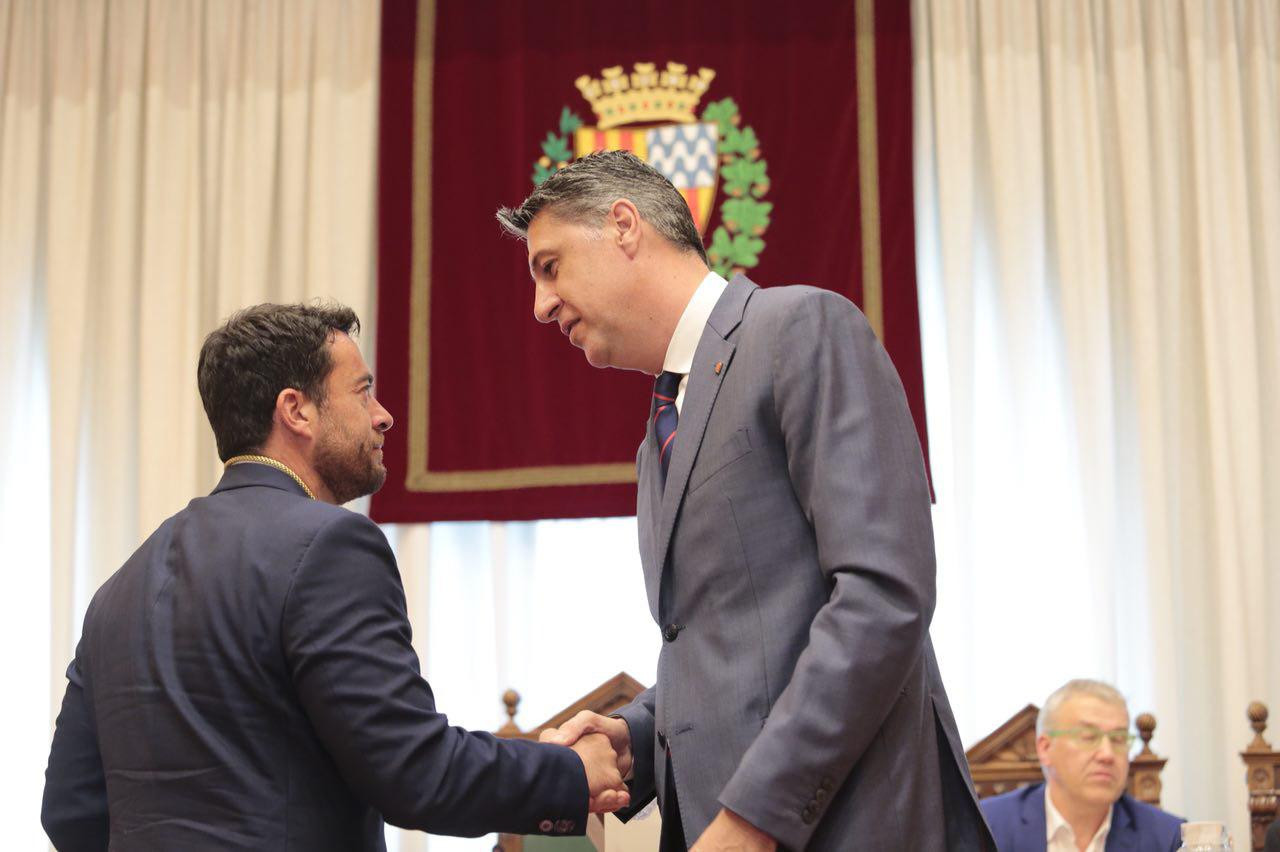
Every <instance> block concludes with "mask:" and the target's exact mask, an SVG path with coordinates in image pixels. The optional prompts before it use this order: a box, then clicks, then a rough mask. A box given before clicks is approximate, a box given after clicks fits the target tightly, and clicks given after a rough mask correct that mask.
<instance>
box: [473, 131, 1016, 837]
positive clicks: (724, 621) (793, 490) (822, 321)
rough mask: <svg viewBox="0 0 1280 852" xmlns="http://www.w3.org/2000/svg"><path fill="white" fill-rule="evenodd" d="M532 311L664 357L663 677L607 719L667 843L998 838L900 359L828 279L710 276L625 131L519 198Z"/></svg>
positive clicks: (649, 532)
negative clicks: (611, 144) (770, 283)
mask: <svg viewBox="0 0 1280 852" xmlns="http://www.w3.org/2000/svg"><path fill="white" fill-rule="evenodd" d="M498 219H499V221H500V222H501V224H502V225H503V226H504V227H505V228H506V229H507V230H508V231H509V232H511V233H514V234H516V235H518V236H520V237H522V238H524V239H525V240H527V242H528V252H529V269H530V272H531V274H532V276H533V280H534V313H535V315H536V316H537V318H538V320H539V321H541V322H555V323H558V324H559V326H560V329H561V331H562V332H563V333H564V334H566V335H567V336H568V337H569V340H570V342H571V343H573V345H575V346H577V347H579V348H580V349H582V350H583V352H584V353H585V354H586V357H587V360H588V361H589V362H590V363H591V364H592V365H594V366H597V367H605V366H611V367H617V368H621V369H632V370H643V371H644V372H646V373H649V374H651V375H655V376H657V377H658V379H657V382H656V385H655V391H654V401H653V406H652V409H651V416H650V418H649V425H648V434H647V436H646V438H645V440H644V442H643V443H642V444H641V446H640V449H639V453H638V455H637V469H638V476H639V493H638V501H637V514H638V516H639V533H640V554H641V561H642V564H643V567H644V574H645V585H646V588H647V591H648V600H649V609H650V612H651V613H652V615H653V618H654V620H655V622H656V623H657V625H658V628H659V632H660V634H661V636H662V641H663V646H662V652H661V656H660V657H659V662H658V682H657V684H656V685H655V686H654V687H653V688H651V689H649V690H647V691H645V692H644V693H643V694H641V695H640V696H639V697H638V698H637V699H636V701H635V702H634V703H633V704H631V705H629V706H627V707H625V708H623V709H622V710H621V711H620V712H619V714H618V716H617V717H616V718H607V717H602V716H598V715H594V714H590V713H584V714H580V715H579V716H577V717H575V718H574V719H573V720H571V721H570V722H569V723H567V724H565V725H564V726H562V727H561V728H560V729H559V730H558V731H553V732H550V733H549V734H547V736H546V738H547V739H549V740H551V741H554V742H558V743H560V744H565V743H570V742H574V741H576V739H577V738H578V737H580V736H582V735H584V734H586V733H588V732H601V733H605V734H608V735H609V737H610V739H611V740H612V741H613V743H614V747H615V749H616V750H617V752H618V754H619V763H620V766H619V768H620V769H621V770H622V771H623V773H624V774H626V775H628V778H629V781H630V788H631V793H632V805H633V808H634V807H640V806H643V804H644V803H646V802H647V801H648V800H649V799H651V798H652V797H653V796H654V795H656V796H657V798H658V801H659V805H660V807H661V809H662V813H663V842H662V846H663V849H684V848H686V847H687V846H688V845H689V844H690V843H692V845H693V848H694V849H695V850H698V852H702V850H719V849H726V850H727V849H738V850H754V849H764V850H769V849H774V848H777V847H784V848H788V849H795V850H799V849H815V850H827V849H830V850H837V849H838V850H847V849H893V850H897V849H904V850H905V849H912V850H916V849H919V850H933V849H944V848H945V849H982V848H988V849H994V844H993V843H992V842H991V839H990V833H989V832H988V830H987V827H986V824H985V823H984V822H983V819H982V816H981V813H980V811H979V808H978V804H977V798H976V796H975V794H974V791H973V786H972V783H971V782H970V780H969V778H968V770H967V765H966V763H965V759H964V752H963V750H962V748H961V745H960V741H959V737H958V735H957V733H956V726H955V721H954V719H953V718H952V714H951V709H950V707H949V705H948V703H947V697H946V693H945V690H944V689H943V686H942V680H941V677H940V676H939V673H938V667H937V662H936V660H935V658H934V653H933V648H932V645H931V643H930V640H929V622H930V619H931V617H932V615H933V607H934V573H935V569H934V556H933V536H932V527H931V521H930V512H929V491H928V485H927V483H926V480H925V472H924V464H923V459H922V456H921V452H920V445H919V441H918V439H917V437H916V433H915V430H914V428H913V425H912V421H911V417H910V414H909V412H908V409H907V403H906V398H905V395H904V393H903V390H902V386H901V383H900V382H899V379H898V376H897V373H896V372H895V370H894V368H893V365H892V364H891V363H890V361H889V358H888V355H887V354H886V353H885V351H884V349H883V348H881V346H880V345H879V343H878V342H877V341H876V338H875V335H874V333H873V332H872V331H871V329H870V327H869V326H868V324H867V322H866V320H865V319H864V318H863V316H862V314H861V313H859V311H858V310H857V308H855V307H854V306H853V305H852V304H851V303H850V302H849V301H847V300H846V299H844V298H842V297H841V296H839V295H836V294H835V293H832V292H829V291H826V290H820V289H815V288H812V287H779V288H774V289H767V290H762V289H758V288H757V287H756V285H754V284H752V283H751V282H750V281H748V280H747V279H746V278H744V277H742V276H737V277H735V278H734V279H733V280H732V281H729V282H726V281H724V279H722V278H720V277H719V276H717V275H715V274H714V273H712V272H709V271H708V266H707V260H706V254H705V252H704V249H703V246H702V241H701V238H700V236H699V234H698V231H697V229H696V227H695V226H694V223H693V220H692V217H691V216H690V213H689V209H688V207H687V205H686V203H685V201H684V199H683V198H682V197H681V196H680V194H679V192H677V191H676V190H675V188H674V187H672V185H671V184H670V183H669V182H668V181H667V180H666V179H665V178H663V177H662V176H661V175H659V174H658V173H657V172H656V171H654V170H653V169H651V168H649V167H648V166H646V165H645V164H644V163H642V162H641V161H640V160H638V159H636V158H635V157H634V156H632V155H631V154H629V153H625V152H608V153H601V154H594V155H591V156H589V157H585V158H583V159H581V160H578V161H577V162H575V163H573V164H572V165H570V166H568V167H566V168H564V169H562V170H560V171H559V172H557V173H556V174H555V175H553V176H552V177H551V178H549V179H548V180H547V181H546V182H544V183H543V184H542V185H541V186H540V187H539V188H538V189H537V190H535V191H534V193H533V194H532V195H531V196H530V197H529V198H528V199H526V200H525V202H524V203H523V204H522V205H521V206H520V207H518V208H515V209H504V210H501V211H499V213H498Z"/></svg>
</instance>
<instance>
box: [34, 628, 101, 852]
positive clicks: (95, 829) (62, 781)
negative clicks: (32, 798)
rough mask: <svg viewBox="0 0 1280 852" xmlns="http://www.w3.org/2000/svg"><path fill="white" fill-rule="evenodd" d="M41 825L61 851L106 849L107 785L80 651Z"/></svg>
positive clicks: (71, 672)
mask: <svg viewBox="0 0 1280 852" xmlns="http://www.w3.org/2000/svg"><path fill="white" fill-rule="evenodd" d="M82 647H83V645H82ZM40 823H41V825H43V826H44V830H45V833H46V834H48V835H49V840H50V842H52V843H53V846H54V848H55V849H58V850H59V852H82V850H83V852H88V850H95V849H104V850H105V849H106V848H107V841H108V837H109V822H108V819H107V784H106V780H105V778H104V776H103V771H102V756H101V755H100V754H99V753H98V735H97V730H96V728H95V726H94V723H93V716H92V714H91V713H90V710H89V705H88V701H87V699H86V696H85V690H84V681H83V678H82V677H81V672H80V649H77V650H76V659H74V660H72V662H71V665H70V666H68V667H67V691H66V693H65V694H64V695H63V696H62V710H61V711H60V712H59V713H58V721H57V722H56V724H55V727H54V732H53V746H52V747H51V748H50V749H49V766H48V768H47V769H46V770H45V773H44V801H43V803H42V804H41V807H40Z"/></svg>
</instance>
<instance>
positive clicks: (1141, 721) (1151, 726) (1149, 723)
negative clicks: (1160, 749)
mask: <svg viewBox="0 0 1280 852" xmlns="http://www.w3.org/2000/svg"><path fill="white" fill-rule="evenodd" d="M1134 724H1135V725H1137V726H1138V736H1139V737H1140V738H1141V739H1142V751H1140V752H1138V754H1139V755H1144V754H1153V753H1154V752H1152V751H1151V736H1152V734H1154V733H1155V732H1156V717H1155V716H1152V715H1151V714H1150V713H1142V714H1141V715H1139V716H1138V718H1137V719H1136V720H1134Z"/></svg>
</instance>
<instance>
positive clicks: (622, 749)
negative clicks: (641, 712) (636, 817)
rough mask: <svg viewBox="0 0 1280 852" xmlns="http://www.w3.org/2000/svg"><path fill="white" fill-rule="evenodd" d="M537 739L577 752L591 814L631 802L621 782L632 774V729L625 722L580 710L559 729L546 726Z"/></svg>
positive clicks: (623, 806) (614, 808)
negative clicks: (585, 771)
mask: <svg viewBox="0 0 1280 852" xmlns="http://www.w3.org/2000/svg"><path fill="white" fill-rule="evenodd" d="M538 739H539V740H541V741H542V742H544V743H555V744H556V745H562V746H568V747H570V748H572V749H573V750H574V751H575V752H577V753H578V757H579V758H581V759H582V766H583V768H585V769H586V770H587V789H588V790H589V791H590V794H591V801H590V803H589V804H588V809H589V810H590V811H591V813H593V814H598V813H610V812H612V811H616V810H618V809H619V808H625V807H626V806H627V805H629V804H631V792H630V791H629V790H628V789H627V785H626V783H624V782H625V779H626V778H627V776H628V775H630V774H631V730H630V729H629V728H628V727H627V723H626V722H624V721H622V720H621V719H614V718H611V717H609V716H601V715H600V714H599V713H592V712H591V711H590V710H583V711H582V712H581V713H579V714H578V715H576V716H574V717H573V718H572V719H570V720H569V721H568V722H565V723H564V724H563V725H561V726H560V727H559V728H547V729H546V730H544V731H543V732H542V734H541V735H540V736H539V737H538Z"/></svg>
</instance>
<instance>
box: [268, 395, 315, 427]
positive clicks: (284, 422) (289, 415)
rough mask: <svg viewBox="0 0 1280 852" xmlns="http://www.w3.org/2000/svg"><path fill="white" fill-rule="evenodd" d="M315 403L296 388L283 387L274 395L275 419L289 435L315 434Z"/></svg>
mask: <svg viewBox="0 0 1280 852" xmlns="http://www.w3.org/2000/svg"><path fill="white" fill-rule="evenodd" d="M317 413H318V411H317V409H316V404H315V403H314V402H312V401H311V400H310V398H308V397H307V395H306V394H304V393H303V392H302V391H300V390H298V389H297V388H285V389H284V390H282V391H280V393H279V394H278V395H277V396H276V412H275V421H276V422H277V423H279V424H280V426H281V427H282V428H283V429H284V430H285V432H286V433H288V434H290V435H295V436H297V437H300V438H312V437H314V436H315V433H314V431H313V430H314V427H315V422H316V415H317Z"/></svg>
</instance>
